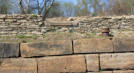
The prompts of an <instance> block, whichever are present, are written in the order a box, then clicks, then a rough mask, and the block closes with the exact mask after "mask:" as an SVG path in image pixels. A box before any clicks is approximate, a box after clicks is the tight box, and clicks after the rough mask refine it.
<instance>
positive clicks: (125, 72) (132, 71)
mask: <svg viewBox="0 0 134 73" xmlns="http://www.w3.org/2000/svg"><path fill="white" fill-rule="evenodd" d="M113 73H134V70H119V71H114V72H113Z"/></svg>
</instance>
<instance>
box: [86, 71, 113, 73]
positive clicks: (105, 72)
mask: <svg viewBox="0 0 134 73" xmlns="http://www.w3.org/2000/svg"><path fill="white" fill-rule="evenodd" d="M88 73H113V72H112V71H102V72H88Z"/></svg>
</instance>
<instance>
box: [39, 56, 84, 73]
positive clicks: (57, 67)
mask: <svg viewBox="0 0 134 73" xmlns="http://www.w3.org/2000/svg"><path fill="white" fill-rule="evenodd" d="M84 72H86V63H85V58H84V56H77V55H76V56H60V57H48V58H42V59H39V60H38V73H84Z"/></svg>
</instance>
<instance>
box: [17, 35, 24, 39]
mask: <svg viewBox="0 0 134 73" xmlns="http://www.w3.org/2000/svg"><path fill="white" fill-rule="evenodd" d="M17 38H19V39H23V38H25V36H24V35H23V34H19V35H18V36H17Z"/></svg>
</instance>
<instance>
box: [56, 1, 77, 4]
mask: <svg viewBox="0 0 134 73" xmlns="http://www.w3.org/2000/svg"><path fill="white" fill-rule="evenodd" d="M56 1H59V2H63V3H65V2H73V3H74V4H77V0H56Z"/></svg>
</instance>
